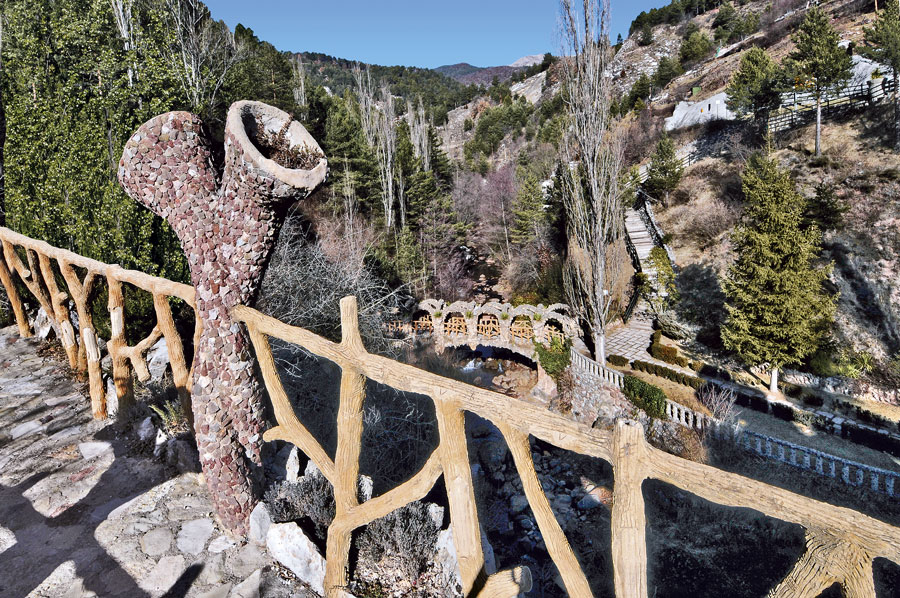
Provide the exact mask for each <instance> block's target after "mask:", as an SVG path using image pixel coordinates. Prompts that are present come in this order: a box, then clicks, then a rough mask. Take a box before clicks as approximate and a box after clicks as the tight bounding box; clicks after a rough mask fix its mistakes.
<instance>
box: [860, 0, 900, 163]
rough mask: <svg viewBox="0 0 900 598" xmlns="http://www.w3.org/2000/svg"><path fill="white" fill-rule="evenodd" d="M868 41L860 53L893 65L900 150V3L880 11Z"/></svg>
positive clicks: (868, 32) (899, 146) (898, 146)
mask: <svg viewBox="0 0 900 598" xmlns="http://www.w3.org/2000/svg"><path fill="white" fill-rule="evenodd" d="M864 31H865V34H866V43H867V44H870V46H871V47H868V48H865V47H864V48H860V53H861V54H863V55H865V56H868V57H869V58H871V59H872V60H875V61H876V62H880V63H881V64H884V65H887V66H889V67H891V70H892V71H893V78H894V148H895V149H897V150H898V151H900V4H898V3H897V2H894V1H893V0H891V1H889V2H888V3H887V5H886V6H885V8H884V10H882V11H881V12H879V13H878V19H877V20H876V21H875V27H874V28H873V29H868V28H866V29H865V30H864Z"/></svg>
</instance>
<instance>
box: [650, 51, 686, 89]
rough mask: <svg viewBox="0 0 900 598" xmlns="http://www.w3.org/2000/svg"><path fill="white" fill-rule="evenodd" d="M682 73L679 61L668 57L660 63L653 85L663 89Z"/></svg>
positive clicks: (654, 75)
mask: <svg viewBox="0 0 900 598" xmlns="http://www.w3.org/2000/svg"><path fill="white" fill-rule="evenodd" d="M682 72H683V71H682V69H681V64H680V63H679V62H678V59H677V58H674V57H668V56H666V57H664V58H662V59H661V60H660V61H659V64H658V65H657V67H656V72H655V73H654V74H653V84H654V85H656V86H657V87H659V88H660V89H662V88H663V87H665V86H666V85H668V84H669V82H670V81H671V80H672V79H674V78H675V77H677V76H678V75H680V74H681V73H682Z"/></svg>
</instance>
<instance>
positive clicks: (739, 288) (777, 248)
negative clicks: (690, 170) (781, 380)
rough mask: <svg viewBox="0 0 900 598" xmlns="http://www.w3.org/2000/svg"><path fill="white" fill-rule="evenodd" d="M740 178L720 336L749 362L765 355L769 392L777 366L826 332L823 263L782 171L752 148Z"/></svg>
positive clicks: (828, 312) (829, 307)
mask: <svg viewBox="0 0 900 598" xmlns="http://www.w3.org/2000/svg"><path fill="white" fill-rule="evenodd" d="M741 178H742V182H743V190H744V198H745V208H744V215H743V217H742V220H741V222H740V224H738V226H737V227H736V228H735V230H734V233H733V234H732V243H733V244H734V252H735V260H734V263H733V264H732V265H731V266H730V267H729V269H728V273H727V275H726V277H725V281H724V290H725V295H726V297H727V301H726V304H725V309H726V312H727V320H726V323H725V325H724V327H723V328H722V341H723V343H724V344H725V347H726V348H728V349H730V350H732V351H734V352H736V353H737V354H738V355H739V356H740V357H741V359H743V360H744V361H745V362H747V363H749V364H751V365H761V364H764V363H768V364H769V365H770V366H771V368H772V383H771V390H772V392H777V383H778V370H779V369H780V368H782V367H784V366H788V365H792V364H797V363H800V362H801V361H802V360H803V359H804V358H805V357H807V356H808V355H811V354H812V353H813V352H815V350H816V349H817V348H818V346H819V345H820V344H821V342H822V340H823V337H824V336H825V334H827V331H828V328H829V326H830V324H831V321H832V318H833V314H834V309H835V297H834V296H831V295H829V294H827V293H826V292H825V291H824V289H823V283H824V281H825V279H826V278H827V277H828V272H829V270H830V267H829V268H823V267H818V266H817V265H816V264H815V260H816V257H817V256H818V254H819V250H820V247H819V239H820V233H819V230H818V228H817V227H815V226H810V227H807V228H804V227H803V209H804V207H805V201H804V199H803V197H802V196H801V195H800V194H799V193H798V192H797V190H796V188H795V186H794V182H793V181H792V180H791V177H790V174H789V173H788V172H787V171H785V170H782V169H780V168H779V167H778V165H777V164H776V162H775V160H774V159H773V158H771V157H769V156H767V155H760V154H754V156H752V157H751V159H750V160H749V162H748V164H747V167H746V168H745V169H744V172H743V174H742V177H741Z"/></svg>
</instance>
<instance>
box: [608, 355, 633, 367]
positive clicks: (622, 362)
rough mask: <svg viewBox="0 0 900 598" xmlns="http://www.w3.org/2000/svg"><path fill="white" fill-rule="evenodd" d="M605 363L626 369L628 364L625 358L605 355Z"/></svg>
mask: <svg viewBox="0 0 900 598" xmlns="http://www.w3.org/2000/svg"><path fill="white" fill-rule="evenodd" d="M606 361H608V362H610V363H611V364H613V365H614V366H616V367H627V366H628V364H629V363H630V361H629V359H628V358H627V357H622V356H621V355H607V356H606Z"/></svg>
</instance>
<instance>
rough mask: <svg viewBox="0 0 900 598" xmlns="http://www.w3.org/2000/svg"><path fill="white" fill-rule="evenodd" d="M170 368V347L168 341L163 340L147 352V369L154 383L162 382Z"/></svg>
mask: <svg viewBox="0 0 900 598" xmlns="http://www.w3.org/2000/svg"><path fill="white" fill-rule="evenodd" d="M168 366H169V347H168V346H167V345H166V339H165V338H161V339H159V340H158V341H156V343H155V344H154V345H153V346H152V347H150V349H149V350H148V351H147V369H148V370H149V371H150V380H151V381H152V382H161V381H162V379H163V376H165V375H166V368H167V367H168Z"/></svg>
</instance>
